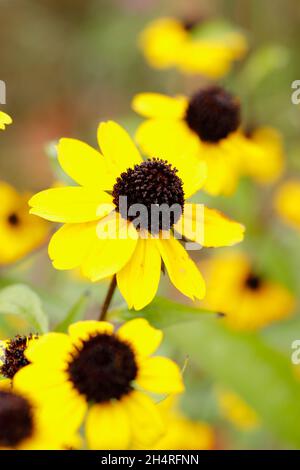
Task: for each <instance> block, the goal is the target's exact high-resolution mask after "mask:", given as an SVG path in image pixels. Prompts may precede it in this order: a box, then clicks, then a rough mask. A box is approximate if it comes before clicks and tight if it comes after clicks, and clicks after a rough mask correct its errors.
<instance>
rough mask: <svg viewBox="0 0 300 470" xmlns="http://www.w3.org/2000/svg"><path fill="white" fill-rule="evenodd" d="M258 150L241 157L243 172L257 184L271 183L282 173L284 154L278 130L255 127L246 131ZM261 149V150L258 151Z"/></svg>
mask: <svg viewBox="0 0 300 470" xmlns="http://www.w3.org/2000/svg"><path fill="white" fill-rule="evenodd" d="M245 135H246V137H247V138H248V139H249V140H250V141H251V142H252V143H253V144H254V145H257V147H258V151H257V152H252V153H251V155H249V158H247V155H245V157H246V158H243V163H244V172H245V174H246V175H249V176H250V177H251V178H253V179H254V180H255V181H256V182H257V183H259V184H262V185H264V184H271V183H274V181H276V180H277V179H278V178H279V176H280V175H281V174H282V173H283V170H284V167H285V154H284V148H283V141H282V136H281V134H280V132H278V131H277V130H276V129H274V128H272V127H257V128H255V129H250V130H249V131H248V132H246V134H245ZM259 149H261V152H260V151H259Z"/></svg>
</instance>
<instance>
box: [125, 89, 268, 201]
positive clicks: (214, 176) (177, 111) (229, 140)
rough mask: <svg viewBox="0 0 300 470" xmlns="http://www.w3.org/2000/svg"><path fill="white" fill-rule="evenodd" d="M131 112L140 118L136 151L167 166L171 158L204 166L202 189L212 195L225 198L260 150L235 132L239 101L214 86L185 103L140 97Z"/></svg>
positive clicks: (182, 99)
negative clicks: (200, 162)
mask: <svg viewBox="0 0 300 470" xmlns="http://www.w3.org/2000/svg"><path fill="white" fill-rule="evenodd" d="M132 107H133V109H134V110H135V111H136V112H137V113H138V114H140V115H141V116H143V117H145V118H146V121H144V122H143V123H142V124H141V125H140V126H139V127H138V129H137V132H136V140H137V143H138V144H139V146H140V147H141V149H142V151H143V152H144V153H145V154H146V155H156V156H161V155H164V156H165V158H168V159H169V160H170V161H171V162H172V158H173V155H176V156H180V157H181V158H183V159H185V160H188V159H189V158H192V157H193V158H198V159H200V160H203V161H205V162H206V164H207V172H208V174H207V179H206V181H205V183H204V186H203V189H204V190H206V191H207V192H209V193H210V194H212V195H218V194H225V195H229V194H231V193H232V192H233V191H234V190H235V189H236V186H237V183H238V180H239V178H240V176H241V174H242V173H243V168H244V162H243V160H244V159H251V158H255V161H257V159H259V158H261V156H262V150H261V148H260V147H259V146H258V145H256V144H254V143H253V142H252V141H251V140H250V139H247V138H246V137H245V136H244V135H243V133H242V132H240V130H239V126H240V104H239V100H238V99H237V98H235V97H234V96H232V95H231V94H230V93H228V92H227V91H225V90H224V89H223V88H221V87H219V86H209V87H206V88H202V89H200V90H199V91H198V92H196V93H195V94H194V95H193V96H192V97H191V98H190V99H188V98H186V97H183V96H177V97H170V96H166V95H161V94H157V93H141V94H138V95H136V96H135V98H134V99H133V103H132ZM190 166H191V168H192V165H190Z"/></svg>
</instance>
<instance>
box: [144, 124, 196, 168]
mask: <svg viewBox="0 0 300 470" xmlns="http://www.w3.org/2000/svg"><path fill="white" fill-rule="evenodd" d="M135 138H136V141H137V143H138V145H139V147H140V148H141V150H142V152H143V153H145V154H146V155H147V156H149V157H157V158H161V159H163V160H166V159H167V160H169V161H170V163H172V158H174V159H175V158H176V159H178V158H183V159H184V158H187V159H188V158H189V156H190V155H197V154H199V149H200V141H199V138H198V137H197V135H196V134H194V132H192V131H191V130H190V129H189V128H188V126H187V125H186V124H185V122H184V121H181V120H173V119H148V120H146V121H144V122H143V123H142V124H141V125H140V126H139V127H138V129H137V132H136V135H135Z"/></svg>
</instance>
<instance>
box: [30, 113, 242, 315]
mask: <svg viewBox="0 0 300 470" xmlns="http://www.w3.org/2000/svg"><path fill="white" fill-rule="evenodd" d="M98 140H99V144H100V146H101V150H102V153H103V155H102V154H100V153H99V152H98V151H96V150H94V149H93V148H91V147H89V146H88V145H87V144H84V143H83V142H80V141H77V140H73V139H62V140H61V141H60V143H59V147H58V158H59V162H60V164H61V166H62V167H63V169H64V170H65V171H66V172H67V173H68V174H69V175H70V176H71V177H72V178H73V179H74V180H75V181H76V182H77V183H79V185H80V186H76V187H73V186H72V187H64V188H54V189H49V190H46V191H42V192H41V193H38V194H36V195H35V196H34V197H33V198H32V199H31V200H30V202H29V203H30V206H31V213H32V214H36V215H39V216H40V217H43V218H45V219H48V220H51V221H56V222H62V223H64V224H65V225H63V227H61V228H60V229H59V230H58V231H57V232H56V234H55V235H54V236H53V237H52V240H51V242H50V245H49V255H50V258H51V259H52V262H53V265H54V267H55V268H57V269H73V268H77V267H80V268H81V271H82V273H83V275H84V276H86V277H87V278H89V279H91V280H92V281H99V280H101V279H104V278H106V277H109V276H112V275H114V274H116V275H117V283H118V287H119V289H120V291H121V293H122V295H123V296H124V297H125V299H126V301H127V303H128V305H129V307H130V308H132V307H134V308H135V309H137V310H138V309H141V308H143V307H144V306H145V305H147V304H148V303H149V302H151V301H152V299H153V298H154V296H155V294H156V291H157V288H158V284H159V279H160V273H161V265H162V261H163V263H164V265H165V268H166V271H167V272H168V274H169V277H170V279H171V281H172V283H173V284H174V285H175V287H176V288H177V289H178V290H179V291H181V292H182V293H183V294H184V295H186V296H188V297H190V298H192V299H194V298H202V297H203V296H204V291H205V286H204V282H203V278H202V276H201V274H200V272H199V271H198V269H197V268H196V265H195V264H194V262H193V261H192V260H191V258H190V257H189V256H188V254H187V252H186V251H185V249H184V247H183V246H182V244H181V243H180V242H179V240H178V238H181V239H183V237H185V238H186V239H189V240H191V241H192V242H197V243H201V244H202V245H204V246H224V245H232V244H234V243H237V242H239V241H241V240H242V238H243V232H244V228H243V226H241V225H240V224H238V223H236V222H233V221H231V220H229V219H227V218H225V217H224V216H223V215H222V214H220V213H218V212H217V211H214V210H212V209H209V208H207V207H203V206H202V205H197V204H189V203H188V201H187V200H188V198H189V197H190V196H192V195H193V194H194V193H195V192H196V191H198V189H199V188H200V187H201V186H202V185H203V182H204V180H205V178H206V165H205V163H204V162H201V161H199V160H198V158H192V157H191V159H189V160H188V161H185V160H184V159H182V158H179V157H177V155H178V154H177V153H176V152H175V153H174V156H173V158H172V160H168V159H165V158H164V157H163V154H162V153H160V154H159V157H156V158H150V159H148V160H143V159H142V157H141V155H140V153H139V151H138V150H137V148H136V147H135V145H134V143H133V142H132V140H131V139H130V137H129V136H128V134H127V133H126V132H125V130H123V129H122V128H121V127H120V126H119V125H117V124H116V123H114V122H107V123H102V124H100V126H99V130H98ZM137 214H138V216H137ZM175 232H176V233H175ZM177 234H179V235H177Z"/></svg>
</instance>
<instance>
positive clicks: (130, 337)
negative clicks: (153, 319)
mask: <svg viewBox="0 0 300 470" xmlns="http://www.w3.org/2000/svg"><path fill="white" fill-rule="evenodd" d="M117 335H118V337H119V338H121V339H122V340H123V341H127V342H128V343H129V344H130V345H131V346H132V347H133V349H134V351H135V352H136V353H137V354H138V355H139V356H150V355H151V354H153V353H154V352H155V351H156V350H157V348H158V347H159V345H160V343H161V341H162V337H163V333H162V331H161V330H158V329H156V328H153V326H151V325H150V324H149V323H148V321H147V320H145V319H144V318H136V319H135V320H130V321H128V322H126V323H124V324H123V325H122V326H121V327H120V329H119V330H118V332H117Z"/></svg>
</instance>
